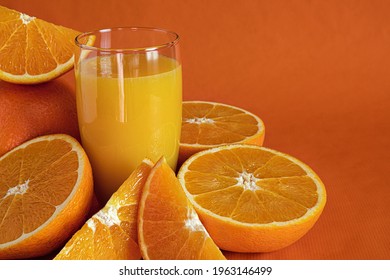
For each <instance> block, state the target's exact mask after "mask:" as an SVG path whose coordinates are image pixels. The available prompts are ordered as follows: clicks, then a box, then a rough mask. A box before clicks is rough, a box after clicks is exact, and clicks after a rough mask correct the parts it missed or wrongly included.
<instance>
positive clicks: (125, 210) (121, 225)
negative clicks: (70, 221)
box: [55, 160, 153, 260]
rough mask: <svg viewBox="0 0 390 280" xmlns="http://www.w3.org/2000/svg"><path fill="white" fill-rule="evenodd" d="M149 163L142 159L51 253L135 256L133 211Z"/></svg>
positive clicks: (110, 257) (61, 256)
mask: <svg viewBox="0 0 390 280" xmlns="http://www.w3.org/2000/svg"><path fill="white" fill-rule="evenodd" d="M152 167H153V163H152V162H151V161H149V160H144V161H143V162H142V163H141V164H140V165H139V166H138V167H137V168H136V169H135V170H134V171H133V172H132V174H131V175H130V177H129V178H128V179H127V180H126V181H125V182H124V183H123V184H122V186H121V187H120V188H119V189H118V190H117V191H116V192H115V193H114V194H113V195H112V196H111V198H110V199H109V201H108V202H107V204H106V205H105V207H104V208H103V209H101V210H100V211H99V212H97V213H96V214H95V215H93V216H92V217H91V218H90V219H89V220H88V221H87V222H86V223H85V225H84V226H83V227H82V228H81V229H80V230H79V231H78V232H77V233H76V234H75V235H73V237H72V238H71V240H70V241H69V242H68V243H67V244H66V245H65V247H64V248H63V249H62V250H61V252H59V254H58V255H57V256H56V257H55V259H56V260H99V259H103V260H136V259H140V258H141V254H140V251H139V247H138V245H137V211H138V201H139V196H140V193H141V189H142V187H143V186H144V184H145V181H146V179H147V177H148V175H149V173H150V170H151V169H152Z"/></svg>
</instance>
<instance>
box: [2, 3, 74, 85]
mask: <svg viewBox="0 0 390 280" xmlns="http://www.w3.org/2000/svg"><path fill="white" fill-rule="evenodd" d="M79 33H80V32H78V31H76V30H72V29H70V28H66V27H63V26H59V25H55V24H52V23H48V22H46V21H43V20H41V19H38V18H35V17H32V16H29V15H26V14H23V13H20V12H17V11H14V10H11V9H8V8H5V7H2V6H0V79H2V80H4V81H8V82H11V83H17V84H36V83H42V82H46V81H49V80H52V79H54V78H56V77H58V76H60V75H62V74H63V73H65V72H67V71H69V70H70V69H72V67H73V59H74V55H73V54H74V48H75V44H74V39H75V37H76V36H77V35H78V34H79Z"/></svg>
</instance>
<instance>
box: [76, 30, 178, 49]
mask: <svg viewBox="0 0 390 280" xmlns="http://www.w3.org/2000/svg"><path fill="white" fill-rule="evenodd" d="M120 30H130V31H136V30H142V31H154V32H161V33H166V34H170V35H173V40H167V42H166V43H163V44H159V45H151V46H147V47H139V48H104V47H94V46H89V45H87V44H85V43H84V44H83V43H81V42H80V39H82V38H85V37H88V36H91V35H94V34H97V33H105V32H111V31H120ZM179 39H180V36H179V35H178V34H177V33H176V32H173V31H170V30H168V29H163V28H157V27H142V26H120V27H110V28H102V29H95V30H92V31H87V32H83V33H80V34H79V35H77V36H76V38H75V39H74V40H75V44H76V46H78V47H79V48H81V49H85V50H89V51H105V52H149V51H158V50H160V49H165V48H170V47H173V46H175V45H176V44H177V43H178V42H179Z"/></svg>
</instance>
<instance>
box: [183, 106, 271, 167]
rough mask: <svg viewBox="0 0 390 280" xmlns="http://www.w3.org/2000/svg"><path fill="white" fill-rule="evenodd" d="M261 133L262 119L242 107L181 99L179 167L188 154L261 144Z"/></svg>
mask: <svg viewBox="0 0 390 280" xmlns="http://www.w3.org/2000/svg"><path fill="white" fill-rule="evenodd" d="M264 133H265V128H264V123H263V121H262V120H261V119H260V118H259V117H258V116H256V115H254V114H252V113H250V112H248V111H246V110H244V109H241V108H238V107H234V106H231V105H227V104H222V103H215V102H207V101H184V102H183V117H182V131H181V139H180V153H179V166H180V164H181V163H183V162H184V161H185V160H186V159H187V158H189V157H190V156H191V155H193V154H195V153H197V152H200V151H203V150H206V149H210V148H214V147H217V146H221V145H226V144H233V143H246V144H255V145H259V146H261V145H262V144H263V141H264Z"/></svg>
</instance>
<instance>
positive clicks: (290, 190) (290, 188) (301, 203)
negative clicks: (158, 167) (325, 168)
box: [178, 144, 326, 252]
mask: <svg viewBox="0 0 390 280" xmlns="http://www.w3.org/2000/svg"><path fill="white" fill-rule="evenodd" d="M178 179H179V180H180V183H181V184H182V186H183V188H184V191H185V193H186V194H187V197H188V198H189V200H190V201H191V203H192V204H193V205H194V207H195V209H196V211H197V212H198V214H199V217H200V219H201V221H202V222H203V224H204V226H205V227H206V229H207V231H208V232H209V233H210V236H211V237H212V238H213V240H214V241H215V243H216V244H217V245H218V246H219V247H220V248H221V249H224V250H228V251H234V252H268V251H274V250H278V249H281V248H283V247H286V246H288V245H290V244H292V243H293V242H295V241H297V240H298V239H299V238H301V237H302V236H303V235H304V234H305V233H307V232H308V230H309V229H310V228H311V227H312V226H313V225H314V223H315V222H316V221H317V219H318V218H319V216H320V214H321V212H322V210H323V208H324V206H325V202H326V192H325V187H324V185H323V183H322V182H321V180H320V178H319V177H318V176H317V175H316V174H315V173H314V171H313V170H312V169H310V168H309V167H308V166H307V165H306V164H304V163H302V162H301V161H299V160H297V159H295V158H294V157H292V156H289V155H286V154H283V153H281V152H278V151H275V150H271V149H267V148H264V147H259V146H256V145H246V144H235V145H226V146H221V147H217V148H213V149H209V150H205V151H202V152H199V153H197V154H195V155H193V156H192V157H190V158H189V159H188V160H187V161H186V162H185V163H184V164H183V165H182V167H181V169H180V170H179V173H178Z"/></svg>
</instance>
